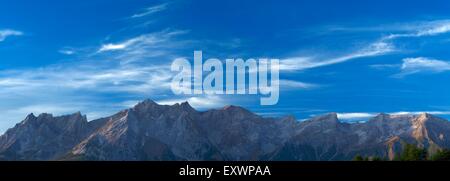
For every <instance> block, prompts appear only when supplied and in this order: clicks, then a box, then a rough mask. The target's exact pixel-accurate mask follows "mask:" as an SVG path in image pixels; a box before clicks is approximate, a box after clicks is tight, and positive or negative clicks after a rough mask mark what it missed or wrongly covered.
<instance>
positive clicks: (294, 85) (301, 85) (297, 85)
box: [279, 79, 321, 91]
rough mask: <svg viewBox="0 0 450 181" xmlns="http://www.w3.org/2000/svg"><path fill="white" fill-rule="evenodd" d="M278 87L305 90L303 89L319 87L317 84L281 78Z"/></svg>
mask: <svg viewBox="0 0 450 181" xmlns="http://www.w3.org/2000/svg"><path fill="white" fill-rule="evenodd" d="M279 83H280V89H281V90H282V91H283V90H305V89H315V88H319V87H321V85H318V84H312V83H306V82H301V81H295V80H287V79H281V80H279Z"/></svg>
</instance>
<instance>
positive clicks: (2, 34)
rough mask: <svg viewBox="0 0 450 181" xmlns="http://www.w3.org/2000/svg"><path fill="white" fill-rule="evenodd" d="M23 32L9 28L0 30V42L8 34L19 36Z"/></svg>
mask: <svg viewBox="0 0 450 181" xmlns="http://www.w3.org/2000/svg"><path fill="white" fill-rule="evenodd" d="M21 35H23V32H21V31H17V30H11V29H4V30H0V42H2V41H5V40H6V38H8V37H10V36H21Z"/></svg>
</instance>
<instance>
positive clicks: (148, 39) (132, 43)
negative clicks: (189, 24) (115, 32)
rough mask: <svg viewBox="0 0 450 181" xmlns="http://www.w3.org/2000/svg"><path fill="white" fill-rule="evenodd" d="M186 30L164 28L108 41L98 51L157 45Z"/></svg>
mask: <svg viewBox="0 0 450 181" xmlns="http://www.w3.org/2000/svg"><path fill="white" fill-rule="evenodd" d="M184 33H186V31H180V30H178V31H168V30H164V31H161V32H156V33H149V34H143V35H140V36H137V37H134V38H131V39H128V40H125V41H123V42H120V43H107V44H103V45H102V46H101V47H100V49H99V50H98V52H99V53H100V52H107V51H117V50H130V49H136V48H142V47H148V46H154V47H157V46H158V45H159V44H160V43H162V42H167V41H168V40H170V39H171V38H172V37H173V36H176V35H180V34H184Z"/></svg>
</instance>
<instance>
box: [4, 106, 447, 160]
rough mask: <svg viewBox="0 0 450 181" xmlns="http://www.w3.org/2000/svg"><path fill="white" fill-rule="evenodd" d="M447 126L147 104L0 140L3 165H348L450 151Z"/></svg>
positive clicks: (423, 119)
mask: <svg viewBox="0 0 450 181" xmlns="http://www.w3.org/2000/svg"><path fill="white" fill-rule="evenodd" d="M449 134H450V122H448V121H447V120H444V119H441V118H438V117H435V116H433V115H430V114H421V115H388V114H379V115H378V116H376V117H374V118H372V119H370V120H369V121H367V122H365V123H352V124H350V123H343V122H340V121H339V120H338V118H337V115H336V113H329V114H326V115H322V116H318V117H315V118H312V119H309V120H306V121H302V122H299V121H296V120H295V118H293V117H284V118H264V117H261V116H258V115H256V114H254V113H252V112H250V111H248V110H246V109H244V108H241V107H237V106H226V107H224V108H221V109H213V110H208V111H205V112H199V111H196V110H195V109H193V108H192V107H191V106H190V105H189V104H188V103H187V102H185V103H182V104H175V105H172V106H166V105H158V104H156V103H155V102H153V101H151V100H145V101H143V102H141V103H139V104H137V105H136V106H134V107H133V108H130V109H126V110H123V111H120V112H118V113H116V114H114V115H112V116H110V117H106V118H102V119H97V120H93V121H89V122H88V121H87V120H86V117H85V116H82V115H81V114H80V113H75V114H72V115H67V116H60V117H54V116H52V115H51V114H41V115H39V116H37V117H36V116H34V115H33V114H30V115H28V116H27V117H26V118H25V120H24V121H22V122H21V123H19V124H17V125H16V126H14V127H13V128H11V129H9V130H8V131H6V133H5V134H4V135H2V136H0V160H351V159H352V158H353V157H354V156H355V155H357V154H358V155H363V156H379V157H385V158H391V159H392V158H393V156H394V155H395V154H396V153H398V152H399V151H401V149H402V144H404V143H411V144H416V145H418V146H420V147H425V148H427V149H428V150H429V151H430V152H431V153H432V152H435V151H437V150H439V149H441V148H450V137H449Z"/></svg>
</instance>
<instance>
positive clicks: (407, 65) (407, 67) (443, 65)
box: [394, 57, 450, 77]
mask: <svg viewBox="0 0 450 181" xmlns="http://www.w3.org/2000/svg"><path fill="white" fill-rule="evenodd" d="M400 70H401V72H400V73H398V74H396V75H394V77H404V76H407V75H411V74H416V73H422V72H431V73H440V72H445V71H450V62H448V61H444V60H437V59H432V58H426V57H416V58H405V59H403V64H402V65H401V67H400Z"/></svg>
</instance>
